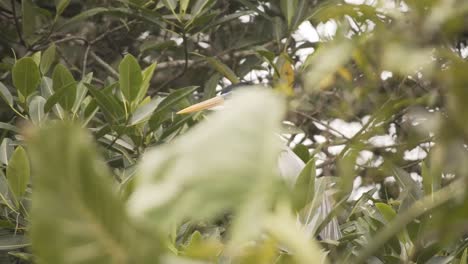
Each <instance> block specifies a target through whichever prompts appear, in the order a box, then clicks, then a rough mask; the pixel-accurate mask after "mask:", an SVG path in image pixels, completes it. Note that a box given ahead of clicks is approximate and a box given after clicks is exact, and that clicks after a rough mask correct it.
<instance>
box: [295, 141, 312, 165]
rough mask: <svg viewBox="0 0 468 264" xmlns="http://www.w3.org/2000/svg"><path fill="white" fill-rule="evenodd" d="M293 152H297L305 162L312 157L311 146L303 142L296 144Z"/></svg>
mask: <svg viewBox="0 0 468 264" xmlns="http://www.w3.org/2000/svg"><path fill="white" fill-rule="evenodd" d="M293 152H294V153H296V155H297V156H298V157H299V158H301V160H302V161H304V162H308V161H309V159H310V153H309V148H308V147H306V146H304V145H302V144H298V145H296V146H295V147H294V149H293Z"/></svg>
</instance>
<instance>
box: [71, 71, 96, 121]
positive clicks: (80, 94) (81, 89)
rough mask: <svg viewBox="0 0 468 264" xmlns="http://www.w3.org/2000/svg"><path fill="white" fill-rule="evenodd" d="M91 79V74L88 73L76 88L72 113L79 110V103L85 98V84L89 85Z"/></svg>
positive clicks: (86, 90) (86, 89)
mask: <svg viewBox="0 0 468 264" xmlns="http://www.w3.org/2000/svg"><path fill="white" fill-rule="evenodd" d="M92 79H93V73H92V72H90V73H88V74H86V76H85V77H84V78H83V79H82V80H81V81H80V82H79V83H78V85H77V86H76V99H75V103H74V104H73V108H72V112H73V113H76V112H77V111H78V109H79V108H80V105H81V103H82V102H83V100H84V99H85V97H86V93H87V92H88V88H86V85H85V83H86V84H89V83H91V80H92Z"/></svg>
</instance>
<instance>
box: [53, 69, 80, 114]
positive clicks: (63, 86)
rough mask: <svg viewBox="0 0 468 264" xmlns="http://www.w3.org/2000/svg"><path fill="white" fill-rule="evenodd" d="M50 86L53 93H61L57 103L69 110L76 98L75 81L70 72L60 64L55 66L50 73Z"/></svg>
mask: <svg viewBox="0 0 468 264" xmlns="http://www.w3.org/2000/svg"><path fill="white" fill-rule="evenodd" d="M52 82H53V83H52V87H53V89H54V91H55V93H59V92H60V94H61V96H60V98H59V100H58V103H59V104H60V105H61V106H62V107H63V108H64V109H65V110H68V111H70V110H71V109H72V107H73V104H74V103H75V98H76V81H75V78H73V75H72V74H71V72H70V71H69V70H68V69H67V68H66V67H65V66H63V65H62V64H58V65H57V66H55V69H54V72H53V74H52Z"/></svg>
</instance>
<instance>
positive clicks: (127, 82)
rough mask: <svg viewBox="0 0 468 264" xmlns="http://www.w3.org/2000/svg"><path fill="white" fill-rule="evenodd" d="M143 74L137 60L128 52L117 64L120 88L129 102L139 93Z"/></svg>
mask: <svg viewBox="0 0 468 264" xmlns="http://www.w3.org/2000/svg"><path fill="white" fill-rule="evenodd" d="M142 83H143V76H142V74H141V68H140V65H139V64H138V61H137V60H136V59H135V57H133V56H132V55H130V54H127V55H125V57H124V59H123V60H122V61H121V62H120V65H119V84H120V90H121V91H122V94H123V95H124V97H125V99H127V100H128V101H129V102H130V103H132V102H133V101H134V100H135V99H136V98H138V95H139V93H140V89H141V85H142Z"/></svg>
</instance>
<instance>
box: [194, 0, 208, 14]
mask: <svg viewBox="0 0 468 264" xmlns="http://www.w3.org/2000/svg"><path fill="white" fill-rule="evenodd" d="M209 2H210V0H197V1H196V2H195V4H194V5H193V6H192V10H191V14H192V16H193V17H197V16H198V15H199V14H200V13H201V12H202V10H203V9H204V8H205V6H206V5H207V4H208V3H209Z"/></svg>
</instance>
